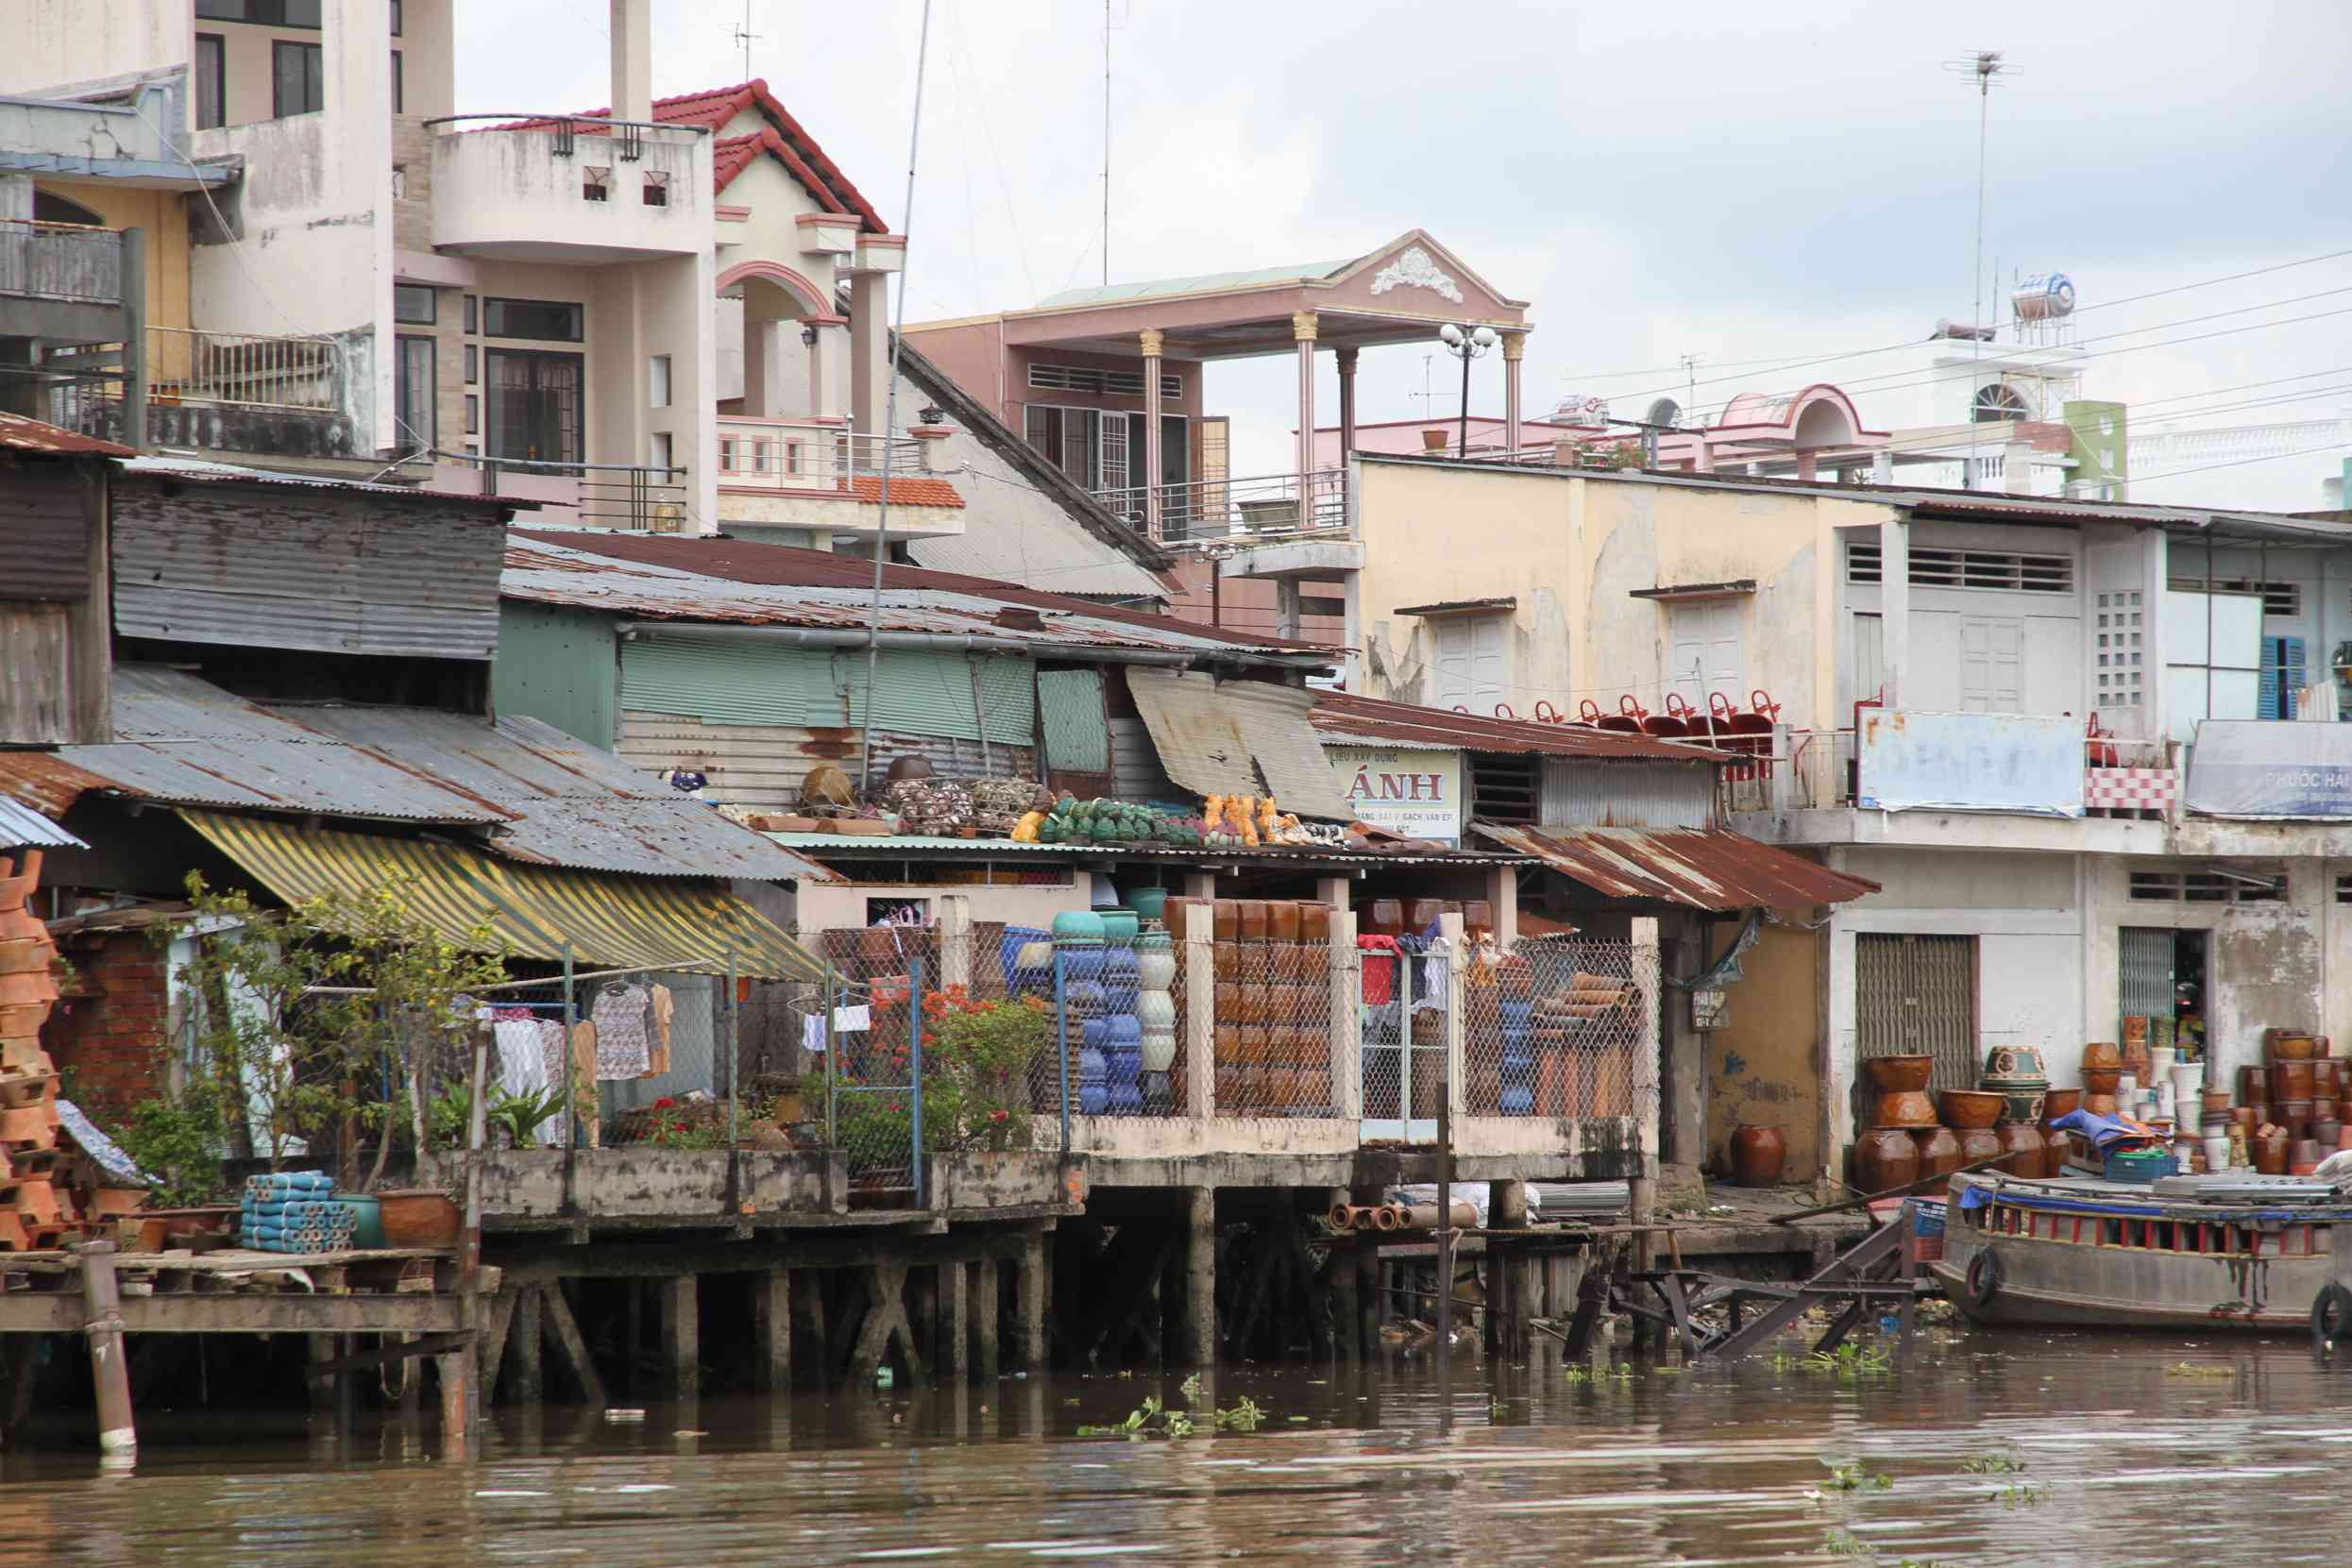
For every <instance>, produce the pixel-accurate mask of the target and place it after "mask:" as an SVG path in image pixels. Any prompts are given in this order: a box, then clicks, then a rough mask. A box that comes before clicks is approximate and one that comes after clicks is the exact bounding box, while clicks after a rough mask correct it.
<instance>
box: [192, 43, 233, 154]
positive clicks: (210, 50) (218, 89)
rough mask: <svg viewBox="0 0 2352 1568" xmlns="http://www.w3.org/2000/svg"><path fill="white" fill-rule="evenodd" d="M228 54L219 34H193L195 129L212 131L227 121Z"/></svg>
mask: <svg viewBox="0 0 2352 1568" xmlns="http://www.w3.org/2000/svg"><path fill="white" fill-rule="evenodd" d="M227 104H228V53H227V51H226V50H225V49H224V48H223V46H222V43H221V35H220V34H218V33H198V34H196V129H198V130H214V129H217V128H218V127H219V126H222V125H225V124H226V123H227V121H226V120H225V119H224V118H223V116H224V115H225V114H226V112H227V110H226V107H225V106H226V105H227Z"/></svg>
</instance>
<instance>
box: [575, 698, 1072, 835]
mask: <svg viewBox="0 0 2352 1568" xmlns="http://www.w3.org/2000/svg"><path fill="white" fill-rule="evenodd" d="M613 749H614V750H616V751H618V753H619V754H620V756H621V757H622V759H623V760H625V761H627V762H629V763H632V764H634V765H635V766H636V767H642V768H645V769H647V770H648V771H649V772H652V773H658V772H660V771H662V770H664V769H666V768H671V767H683V768H686V769H689V770H691V771H694V772H698V773H702V774H704V775H706V776H707V777H708V778H709V780H710V786H709V788H710V798H711V799H712V800H715V801H720V802H721V803H723V804H727V805H739V806H745V807H748V808H750V809H751V810H753V811H777V812H783V811H790V810H791V809H792V808H793V807H794V806H795V805H796V804H798V802H799V801H800V792H801V781H802V780H803V779H804V778H805V777H806V776H807V775H808V771H809V769H811V768H813V767H819V766H820V765H821V764H824V763H835V764H838V766H840V767H843V768H846V769H848V771H849V773H850V775H851V776H852V777H853V778H855V776H856V773H857V770H858V766H859V763H860V761H861V759H862V752H863V742H862V736H861V734H860V733H859V732H858V731H855V730H852V729H848V728H846V727H844V728H838V729H836V728H826V729H810V728H807V727H804V726H802V725H797V724H719V723H713V722H711V721H710V720H707V719H701V718H695V717H691V716H686V715H679V714H663V713H648V712H645V711H643V710H642V709H636V708H624V709H623V710H621V716H620V738H619V740H618V742H617V743H616V744H615V746H614V748H613ZM905 756H920V757H922V758H924V759H925V760H927V761H928V762H929V763H930V764H931V767H932V771H933V772H935V773H938V774H939V775H941V776H942V777H946V778H955V779H969V778H978V777H980V776H982V775H984V774H986V775H990V776H995V777H1017V778H1024V779H1033V778H1035V777H1037V751H1036V749H1035V748H1033V747H1028V746H999V745H996V744H994V743H992V742H991V743H990V746H989V748H988V752H987V755H986V756H985V757H983V755H982V753H981V750H980V743H979V742H978V741H976V740H964V739H959V738H956V737H955V736H950V735H908V734H896V733H890V732H888V731H877V732H876V733H875V734H874V737H873V771H874V776H875V778H876V779H877V780H878V779H879V778H880V777H881V776H882V774H883V773H884V772H885V771H887V770H888V767H889V765H890V764H891V763H892V762H894V761H896V760H897V759H898V758H900V757H905Z"/></svg>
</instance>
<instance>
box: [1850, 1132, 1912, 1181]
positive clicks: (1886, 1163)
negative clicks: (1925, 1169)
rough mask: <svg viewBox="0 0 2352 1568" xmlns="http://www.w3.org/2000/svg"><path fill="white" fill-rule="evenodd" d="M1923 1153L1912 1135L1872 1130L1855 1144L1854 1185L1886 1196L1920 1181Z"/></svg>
mask: <svg viewBox="0 0 2352 1568" xmlns="http://www.w3.org/2000/svg"><path fill="white" fill-rule="evenodd" d="M1919 1177H1920V1150H1919V1145H1918V1144H1916V1143H1914V1142H1912V1141H1911V1135H1910V1134H1909V1133H1906V1132H1903V1131H1901V1130H1899V1129H1897V1128H1893V1127H1873V1128H1871V1129H1870V1131H1869V1132H1866V1133H1864V1134H1863V1135H1862V1136H1861V1137H1860V1138H1855V1139H1854V1141H1853V1180H1854V1185H1855V1186H1856V1187H1858V1188H1860V1189H1862V1190H1863V1191H1865V1192H1887V1191H1891V1190H1893V1189H1896V1188H1898V1187H1907V1186H1909V1185H1910V1184H1911V1183H1913V1182H1915V1181H1917V1180H1919Z"/></svg>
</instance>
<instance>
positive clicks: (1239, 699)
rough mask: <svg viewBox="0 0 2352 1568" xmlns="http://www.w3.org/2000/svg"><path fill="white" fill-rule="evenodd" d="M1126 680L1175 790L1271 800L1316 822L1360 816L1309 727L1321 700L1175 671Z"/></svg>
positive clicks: (1291, 690)
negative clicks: (1265, 796)
mask: <svg viewBox="0 0 2352 1568" xmlns="http://www.w3.org/2000/svg"><path fill="white" fill-rule="evenodd" d="M1126 676H1127V692H1128V694H1129V695H1130V696H1132V697H1133V698H1134V699H1135V706H1136V711H1137V712H1139V713H1141V714H1142V716H1143V722H1144V724H1145V725H1147V726H1148V727H1149V728H1150V730H1151V734H1152V745H1153V746H1154V747H1155V748H1157V749H1158V750H1159V762H1160V766H1161V767H1165V768H1166V769H1167V770H1168V776H1169V777H1170V778H1172V779H1174V780H1176V783H1178V784H1183V785H1185V786H1187V787H1188V788H1191V789H1193V790H1194V791H1197V792H1198V793H1200V794H1203V795H1261V794H1267V793H1271V794H1272V795H1273V796H1274V797H1275V799H1276V800H1277V801H1279V802H1280V804H1281V806H1282V808H1283V809H1284V810H1286V811H1295V812H1302V813H1305V814H1306V815H1308V816H1311V817H1328V818H1337V819H1339V820H1341V821H1345V820H1347V819H1348V818H1351V817H1353V816H1354V815H1355V813H1354V812H1353V811H1351V810H1349V809H1348V805H1347V800H1346V796H1345V792H1344V791H1343V790H1342V788H1341V787H1340V781H1339V775H1338V773H1337V772H1336V771H1334V770H1333V768H1332V767H1331V763H1330V759H1328V757H1326V756H1325V755H1324V752H1323V743H1322V741H1321V739H1320V738H1318V737H1317V735H1316V733H1315V732H1314V729H1313V727H1312V726H1311V725H1310V724H1309V723H1307V721H1306V720H1307V715H1308V711H1309V706H1310V704H1311V702H1312V700H1313V699H1314V695H1315V694H1314V693H1312V692H1309V691H1303V690H1299V689H1297V688H1295V687H1291V686H1277V685H1271V684H1268V683H1265V682H1262V681H1219V680H1217V679H1216V678H1215V677H1214V676H1211V675H1208V674H1188V673H1184V672H1181V671H1177V670H1169V669H1130V670H1128V671H1127V672H1126Z"/></svg>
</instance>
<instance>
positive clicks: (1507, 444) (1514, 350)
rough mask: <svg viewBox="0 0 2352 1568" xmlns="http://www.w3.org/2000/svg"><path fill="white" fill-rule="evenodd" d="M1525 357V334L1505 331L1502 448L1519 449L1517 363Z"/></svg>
mask: <svg viewBox="0 0 2352 1568" xmlns="http://www.w3.org/2000/svg"><path fill="white" fill-rule="evenodd" d="M1526 358H1527V334H1526V333H1525V332H1505V333H1503V335H1502V438H1503V449H1504V450H1506V451H1511V452H1515V451H1517V450H1518V449H1519V363H1520V362H1521V361H1523V360H1525V359H1526Z"/></svg>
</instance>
